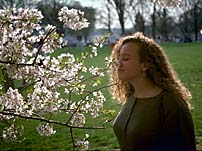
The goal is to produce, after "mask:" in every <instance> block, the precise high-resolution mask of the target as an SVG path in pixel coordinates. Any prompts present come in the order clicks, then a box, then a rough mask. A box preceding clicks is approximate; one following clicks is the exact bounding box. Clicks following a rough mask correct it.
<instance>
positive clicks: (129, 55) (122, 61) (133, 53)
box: [117, 42, 146, 82]
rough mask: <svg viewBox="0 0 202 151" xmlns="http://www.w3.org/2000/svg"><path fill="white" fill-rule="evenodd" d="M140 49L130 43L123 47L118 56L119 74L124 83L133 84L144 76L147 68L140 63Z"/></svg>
mask: <svg viewBox="0 0 202 151" xmlns="http://www.w3.org/2000/svg"><path fill="white" fill-rule="evenodd" d="M138 50H139V47H138V45H137V44H136V43H133V42H129V43H126V44H124V45H123V46H122V47H121V50H120V54H119V56H118V58H117V59H118V65H117V72H118V77H119V79H120V80H122V81H126V82H132V81H134V80H137V79H138V78H139V77H142V76H144V71H145V70H146V67H145V65H144V63H140V61H139V60H140V59H139V55H138Z"/></svg>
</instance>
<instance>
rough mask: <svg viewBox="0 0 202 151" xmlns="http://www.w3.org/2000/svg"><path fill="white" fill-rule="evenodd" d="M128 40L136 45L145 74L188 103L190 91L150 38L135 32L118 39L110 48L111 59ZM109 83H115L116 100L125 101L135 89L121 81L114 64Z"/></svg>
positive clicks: (117, 54) (156, 83)
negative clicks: (144, 65)
mask: <svg viewBox="0 0 202 151" xmlns="http://www.w3.org/2000/svg"><path fill="white" fill-rule="evenodd" d="M129 42H133V43H136V44H137V45H138V48H139V49H138V54H139V58H140V62H142V63H146V64H147V65H148V69H147V70H146V76H147V77H148V78H149V79H150V80H151V81H152V82H153V83H154V84H155V85H157V86H159V87H160V88H162V89H164V90H170V91H173V92H174V93H175V94H177V95H179V96H181V97H182V98H183V99H184V100H185V101H186V102H187V104H188V105H190V104H189V103H188V100H190V99H191V93H190V91H189V90H188V89H187V88H186V87H185V86H184V85H183V83H182V82H181V81H180V80H179V78H178V77H177V74H176V72H175V71H174V69H173V67H172V66H171V64H170V62H169V59H168V58H167V56H166V54H165V52H164V50H163V49H162V48H161V47H160V46H159V45H158V44H157V43H156V42H155V41H154V40H153V39H151V38H149V37H146V36H144V35H143V34H142V33H140V32H137V33H135V34H134V35H130V36H126V37H123V38H121V39H119V40H118V42H117V43H116V44H115V46H114V48H113V50H112V55H111V56H112V59H114V60H116V59H117V57H118V56H119V53H120V50H121V47H122V46H123V45H125V44H127V43H129ZM111 83H117V84H116V85H115V86H113V87H112V95H113V97H114V98H116V99H118V100H120V99H121V100H122V101H123V102H125V100H126V99H127V97H129V96H130V95H133V94H134V91H135V89H134V88H133V86H132V85H131V84H130V83H129V82H124V81H121V80H120V79H119V78H118V75H117V72H116V66H112V68H111Z"/></svg>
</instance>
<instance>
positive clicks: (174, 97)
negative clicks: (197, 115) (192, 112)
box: [162, 91, 189, 112]
mask: <svg viewBox="0 0 202 151" xmlns="http://www.w3.org/2000/svg"><path fill="white" fill-rule="evenodd" d="M162 105H163V108H164V110H165V111H166V112H170V111H172V112H173V111H176V112H177V111H179V110H180V111H184V112H187V111H189V108H188V105H187V103H186V101H185V100H184V99H183V98H182V97H181V96H180V95H179V94H177V93H175V92H173V91H165V93H164V96H163V99H162Z"/></svg>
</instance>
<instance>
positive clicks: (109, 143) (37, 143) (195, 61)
mask: <svg viewBox="0 0 202 151" xmlns="http://www.w3.org/2000/svg"><path fill="white" fill-rule="evenodd" d="M162 47H163V48H164V49H165V51H166V53H167V55H168V57H169V59H170V61H171V63H172V65H173V66H174V68H175V69H176V71H177V73H178V75H179V77H180V79H181V80H182V81H183V83H184V84H185V85H186V86H187V87H188V88H189V89H190V91H191V92H192V95H193V99H192V100H191V103H192V105H193V107H194V109H192V110H191V113H192V115H193V120H194V125H195V132H196V141H197V149H198V150H202V66H201V64H202V43H189V44H188V43H187V44H163V45H162ZM64 51H66V50H63V51H62V52H64ZM80 51H85V50H73V51H71V52H73V53H74V54H75V55H79V53H80ZM57 53H58V54H59V53H61V52H59V51H58V52H57ZM110 53H111V48H109V47H104V48H102V49H100V51H99V54H98V57H96V58H95V59H91V60H89V61H88V64H89V65H92V64H94V65H97V66H102V65H103V64H104V58H105V57H106V56H109V55H110ZM107 79H108V78H107V77H105V79H104V84H106V83H107V82H108V81H107ZM105 96H106V98H107V101H106V103H105V108H106V109H115V110H116V113H117V112H118V111H119V109H120V106H121V105H120V104H119V103H118V102H116V101H114V100H112V99H111V96H110V93H109V92H108V90H105ZM59 118H61V119H62V118H64V117H62V116H61V117H59ZM18 122H19V123H23V124H25V135H24V136H25V137H26V139H25V140H24V141H23V142H21V143H11V144H6V143H4V142H2V140H0V151H52V150H55V151H70V150H72V144H71V139H70V133H69V130H68V129H67V128H65V127H60V126H55V128H56V131H57V133H56V134H55V135H53V136H51V137H43V136H40V135H39V134H38V133H37V132H36V129H35V127H36V125H37V124H38V122H36V121H30V120H27V121H21V120H19V121H18ZM90 123H91V124H92V125H93V124H94V123H95V120H91V119H90ZM2 128H3V125H2V124H1V123H0V134H1V132H2ZM85 133H89V134H90V137H89V141H90V145H89V150H97V151H99V150H100V151H105V150H109V151H111V150H115V149H118V143H117V140H116V138H115V135H114V134H113V130H112V122H111V123H108V124H107V125H106V128H105V129H103V130H82V131H75V134H77V135H78V134H79V135H80V134H82V135H83V134H85Z"/></svg>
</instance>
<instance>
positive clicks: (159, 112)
mask: <svg viewBox="0 0 202 151" xmlns="http://www.w3.org/2000/svg"><path fill="white" fill-rule="evenodd" d="M112 58H113V59H114V60H115V65H114V66H113V67H112V77H111V80H112V81H111V82H112V83H117V85H115V86H114V87H113V88H112V94H113V96H114V97H115V98H117V99H120V100H121V101H123V106H122V109H121V111H120V113H119V114H118V116H117V118H116V119H115V121H114V124H113V129H114V132H115V134H116V136H117V138H118V142H119V145H120V149H121V150H122V151H123V150H127V151H196V144H195V134H194V126H193V121H192V116H191V114H190V111H189V107H190V104H189V102H188V101H189V99H190V98H191V93H190V92H189V90H188V89H187V88H186V87H185V86H184V85H183V84H182V83H181V82H180V80H179V79H178V78H177V76H176V73H175V71H174V69H173V67H172V66H171V64H170V63H169V61H168V58H167V57H166V55H165V53H164V51H163V49H162V48H161V47H160V46H159V45H158V44H157V43H156V42H155V41H153V40H152V39H150V38H148V37H145V36H144V35H143V34H142V33H135V34H134V35H131V36H126V37H123V38H121V39H120V40H119V41H118V42H117V43H116V45H115V46H114V48H113V51H112Z"/></svg>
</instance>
